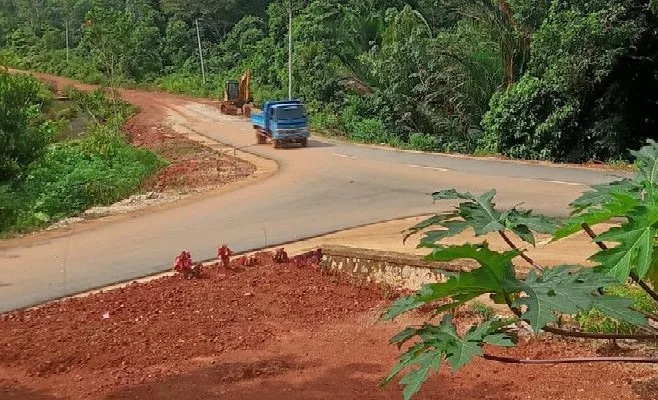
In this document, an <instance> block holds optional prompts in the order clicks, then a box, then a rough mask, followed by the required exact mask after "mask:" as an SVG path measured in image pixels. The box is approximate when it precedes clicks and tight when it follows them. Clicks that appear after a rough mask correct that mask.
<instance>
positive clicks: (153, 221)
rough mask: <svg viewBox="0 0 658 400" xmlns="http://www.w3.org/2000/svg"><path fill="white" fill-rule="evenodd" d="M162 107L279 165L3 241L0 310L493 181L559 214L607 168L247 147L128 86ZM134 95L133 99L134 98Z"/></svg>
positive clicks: (505, 202)
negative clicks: (195, 192)
mask: <svg viewBox="0 0 658 400" xmlns="http://www.w3.org/2000/svg"><path fill="white" fill-rule="evenodd" d="M124 93H125V95H126V97H127V98H128V99H130V100H131V101H133V102H136V103H138V104H141V105H143V106H146V105H148V106H150V107H155V106H157V107H163V108H166V109H167V110H168V112H169V113H170V114H171V117H172V118H173V119H174V120H175V121H176V122H177V124H178V125H179V126H182V127H185V128H187V129H189V130H191V131H194V132H197V133H199V134H202V135H204V136H207V137H210V138H213V139H216V140H218V141H221V142H223V143H227V144H230V145H232V146H238V147H243V146H248V147H245V148H244V150H245V151H248V152H250V153H253V154H256V155H259V156H263V157H267V158H269V159H271V160H274V161H276V162H277V163H278V165H279V169H278V171H277V172H276V173H275V174H274V175H272V176H270V177H269V178H267V179H264V180H261V181H258V182H256V183H254V184H252V185H249V186H244V187H242V188H239V189H236V190H232V191H228V192H226V193H223V194H218V195H216V196H210V197H208V196H206V197H205V198H202V199H200V200H197V201H190V202H184V203H183V204H182V205H180V206H177V207H170V208H168V209H164V210H159V211H153V212H149V213H146V214H143V215H138V216H132V217H126V218H119V219H117V220H116V221H111V222H107V223H99V224H97V226H94V227H93V229H81V230H80V231H77V232H76V229H75V228H73V229H72V230H71V231H70V232H68V233H67V234H64V235H59V236H57V235H56V236H54V237H50V236H45V237H43V238H40V237H39V236H38V235H37V236H36V239H34V240H32V241H23V242H20V241H19V242H17V243H18V244H17V245H15V246H14V245H7V243H5V244H4V248H3V246H2V244H1V243H0V312H1V311H7V310H11V309H16V308H21V307H26V306H31V305H36V304H39V303H42V302H44V301H47V300H50V299H55V298H59V297H62V296H66V295H71V294H76V293H80V292H83V291H86V290H89V289H93V288H98V287H103V286H105V285H108V284H112V283H117V282H121V281H126V280H130V279H134V278H137V277H142V276H146V275H149V274H153V273H157V272H162V271H164V270H168V269H169V268H171V263H172V260H173V258H174V257H175V256H176V255H177V254H178V253H179V252H180V251H181V250H183V249H187V250H189V251H191V253H192V255H193V257H194V259H195V260H196V259H207V258H211V257H214V256H215V253H216V249H217V247H218V245H221V244H222V243H228V244H229V245H230V247H231V248H232V249H233V250H234V251H236V252H239V251H246V250H250V249H254V248H260V247H263V246H267V245H274V244H278V243H282V242H287V241H291V240H295V239H302V238H305V237H310V236H314V235H319V234H322V233H326V232H329V231H335V230H339V229H344V228H349V227H354V226H358V225H362V224H367V223H373V222H377V221H382V220H386V219H392V218H397V217H404V216H411V215H420V214H426V213H430V212H436V211H438V210H441V209H446V208H448V207H451V206H452V204H451V203H450V202H441V203H436V204H434V203H433V202H432V199H431V198H430V196H428V194H429V193H431V192H432V191H435V190H438V189H446V188H457V189H460V190H469V191H472V192H474V193H475V192H482V191H485V190H488V189H490V188H496V189H497V190H498V193H499V197H498V203H499V205H501V206H511V205H514V204H518V203H520V202H525V203H526V205H527V206H528V207H529V208H532V209H534V210H537V211H539V212H543V213H547V214H551V215H564V214H565V213H566V211H567V204H568V203H569V202H570V201H571V200H573V199H574V198H575V197H576V196H577V195H578V194H579V193H580V192H582V191H583V190H584V189H585V186H584V185H588V184H594V183H601V182H606V181H610V180H612V179H615V177H614V176H613V175H612V173H610V172H605V171H595V170H588V169H578V168H563V167H550V166H541V165H531V164H524V163H515V162H505V161H495V160H477V159H468V158H459V157H448V156H439V155H431V154H423V153H409V152H399V151H391V150H384V149H376V148H370V147H363V146H356V145H349V144H340V143H327V142H323V141H319V140H316V139H313V140H310V142H309V147H308V148H304V149H302V148H290V149H281V150H275V149H273V148H272V147H271V146H270V145H254V143H255V137H254V133H253V130H252V127H251V124H250V123H249V121H247V120H245V119H241V118H239V117H227V116H223V115H221V114H219V112H218V111H216V110H213V109H212V108H211V107H208V106H203V105H201V104H198V103H195V102H191V101H183V100H181V99H180V98H176V97H174V96H169V95H164V94H151V93H140V92H135V91H125V92H124ZM140 102H141V103H140Z"/></svg>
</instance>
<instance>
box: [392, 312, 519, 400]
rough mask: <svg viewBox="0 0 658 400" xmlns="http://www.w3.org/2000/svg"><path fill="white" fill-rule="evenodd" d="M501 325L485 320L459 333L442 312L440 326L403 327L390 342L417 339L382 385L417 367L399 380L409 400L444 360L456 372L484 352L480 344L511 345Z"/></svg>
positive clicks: (511, 340) (508, 336)
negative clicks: (408, 368) (412, 367)
mask: <svg viewBox="0 0 658 400" xmlns="http://www.w3.org/2000/svg"><path fill="white" fill-rule="evenodd" d="M502 328H503V326H501V324H500V323H499V321H486V322H484V323H482V324H479V325H474V326H472V327H471V328H470V329H469V330H468V332H466V334H464V335H463V336H460V335H459V334H458V333H457V331H456V330H455V327H454V325H453V323H452V320H451V318H450V316H449V315H445V316H444V317H443V320H442V321H441V323H440V324H439V325H431V324H425V325H423V326H422V327H421V328H408V329H405V330H404V331H402V332H400V333H399V334H397V335H396V336H394V337H393V338H392V339H391V343H392V344H394V345H397V346H398V347H402V345H404V344H405V343H406V342H408V341H409V340H411V339H412V338H414V337H418V338H420V340H419V341H418V342H416V343H415V344H414V345H413V346H411V347H410V348H409V349H408V350H407V351H406V352H405V353H404V354H403V355H402V356H400V361H399V362H398V364H397V365H396V366H395V367H394V368H393V370H392V371H391V373H390V374H389V375H388V377H387V378H386V379H385V380H384V381H383V382H382V384H387V383H389V382H390V381H392V380H393V379H394V378H395V377H396V376H397V375H398V374H400V373H401V372H402V371H403V370H404V369H405V368H407V367H409V366H412V365H415V366H416V367H417V368H416V369H414V370H412V371H411V372H409V373H407V374H406V375H405V376H404V378H402V380H401V381H400V384H402V385H404V386H405V388H404V391H403V392H402V394H403V397H404V399H405V400H408V399H411V397H412V396H413V395H414V394H415V393H416V392H418V391H419V390H420V388H421V386H422V384H423V383H424V382H425V381H426V380H427V378H429V375H430V373H432V372H438V370H439V369H440V367H441V364H442V362H443V361H445V362H447V363H448V364H449V365H450V367H451V369H452V372H456V371H458V370H459V369H460V368H462V367H463V366H464V365H466V364H468V363H469V362H471V361H472V360H473V358H475V357H479V356H482V354H484V353H483V351H482V345H483V344H491V345H495V346H503V347H511V346H514V343H515V341H516V339H515V338H514V337H513V336H512V335H510V334H508V333H506V332H505V331H504V330H503V329H502Z"/></svg>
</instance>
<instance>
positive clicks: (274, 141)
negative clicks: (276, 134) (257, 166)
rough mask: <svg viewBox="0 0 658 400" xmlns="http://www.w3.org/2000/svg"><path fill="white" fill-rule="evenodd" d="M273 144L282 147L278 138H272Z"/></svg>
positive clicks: (276, 147) (278, 147) (277, 147)
mask: <svg viewBox="0 0 658 400" xmlns="http://www.w3.org/2000/svg"><path fill="white" fill-rule="evenodd" d="M272 144H273V145H274V148H275V149H280V148H281V142H280V141H278V140H276V139H274V140H272Z"/></svg>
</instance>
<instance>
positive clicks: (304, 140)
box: [301, 139, 308, 147]
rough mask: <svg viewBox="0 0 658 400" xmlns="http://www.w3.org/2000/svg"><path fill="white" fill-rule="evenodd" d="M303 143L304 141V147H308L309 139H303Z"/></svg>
mask: <svg viewBox="0 0 658 400" xmlns="http://www.w3.org/2000/svg"><path fill="white" fill-rule="evenodd" d="M301 143H302V147H307V146H308V139H302V141H301Z"/></svg>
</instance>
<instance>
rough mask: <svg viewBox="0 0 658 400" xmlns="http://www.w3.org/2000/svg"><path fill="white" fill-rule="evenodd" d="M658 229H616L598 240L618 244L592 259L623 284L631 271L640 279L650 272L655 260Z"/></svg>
mask: <svg viewBox="0 0 658 400" xmlns="http://www.w3.org/2000/svg"><path fill="white" fill-rule="evenodd" d="M655 237H656V228H654V227H652V226H648V227H642V228H639V229H634V230H626V229H624V228H623V227H614V228H611V229H610V230H608V231H607V232H605V233H603V234H602V235H599V237H598V240H602V241H612V242H618V243H619V245H618V246H616V247H613V248H611V249H607V250H602V251H600V252H598V253H596V254H595V255H594V256H592V257H591V260H593V261H597V262H599V263H600V266H599V269H600V270H603V271H606V272H607V273H608V274H610V276H613V277H615V278H616V279H617V280H618V281H620V282H623V281H625V280H626V279H628V277H629V276H630V273H631V271H634V272H636V273H637V275H638V276H639V277H640V279H642V278H644V276H645V275H647V272H648V271H649V268H650V266H651V263H652V259H653V247H654V243H655Z"/></svg>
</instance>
